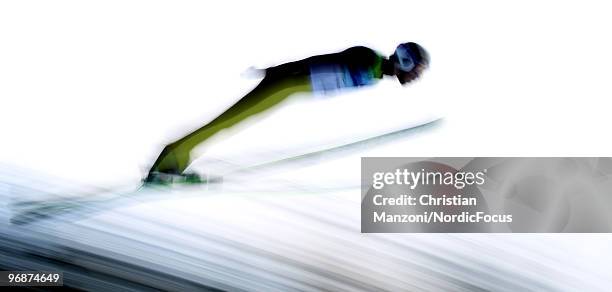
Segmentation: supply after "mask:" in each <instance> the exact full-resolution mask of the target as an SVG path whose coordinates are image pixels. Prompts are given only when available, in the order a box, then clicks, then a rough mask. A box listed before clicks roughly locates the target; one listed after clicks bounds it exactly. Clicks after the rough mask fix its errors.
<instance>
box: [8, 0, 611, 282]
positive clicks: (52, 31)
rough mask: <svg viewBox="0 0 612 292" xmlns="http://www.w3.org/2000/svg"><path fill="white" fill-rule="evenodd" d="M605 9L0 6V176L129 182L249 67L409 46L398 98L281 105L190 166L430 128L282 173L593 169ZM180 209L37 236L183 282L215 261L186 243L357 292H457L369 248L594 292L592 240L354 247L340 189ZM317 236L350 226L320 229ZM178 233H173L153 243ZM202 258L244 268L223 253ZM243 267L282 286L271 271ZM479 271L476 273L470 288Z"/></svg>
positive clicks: (233, 93)
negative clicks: (408, 78) (505, 164)
mask: <svg viewBox="0 0 612 292" xmlns="http://www.w3.org/2000/svg"><path fill="white" fill-rule="evenodd" d="M610 11H611V10H610V9H609V7H608V5H607V3H606V2H605V1H507V2H505V3H500V2H499V1H495V2H493V1H302V2H293V1H291V2H290V1H284V2H281V1H278V2H272V1H217V2H211V1H99V2H85V1H3V2H1V3H0V99H1V101H2V102H1V106H0V130H1V131H0V135H1V136H0V137H1V140H0V163H2V164H5V165H8V168H7V169H9V170H10V169H12V167H19V168H25V169H29V170H32V171H38V172H40V173H43V174H47V175H52V176H55V177H58V178H63V179H66V180H68V181H72V182H79V183H83V184H91V185H95V186H108V185H111V186H112V185H114V184H122V183H128V184H130V183H131V184H133V185H136V184H137V182H138V180H139V179H140V178H141V177H142V175H143V174H144V172H145V171H146V170H147V167H148V166H149V165H150V164H151V163H152V160H153V159H155V157H156V155H157V154H158V151H160V150H161V147H163V145H164V144H166V143H168V142H170V141H172V140H173V139H176V138H178V137H180V136H181V135H184V134H185V133H186V132H188V131H189V130H191V129H193V128H197V127H198V126H200V125H202V124H203V123H205V122H206V121H208V120H210V119H212V118H213V117H214V116H215V115H217V114H219V113H220V112H222V111H223V109H225V108H227V107H228V106H229V105H231V104H232V103H233V102H235V101H236V100H237V99H238V98H240V97H241V96H242V95H243V94H245V93H246V92H248V90H249V89H250V88H252V87H253V86H255V85H256V83H257V79H248V78H243V77H242V76H241V74H242V73H243V72H244V71H245V70H246V69H247V68H248V67H250V66H256V67H266V66H271V65H275V64H279V63H282V62H286V61H291V60H296V59H301V58H305V57H308V56H311V55H313V54H321V53H329V52H335V51H339V50H342V49H345V48H347V47H349V46H352V45H366V46H369V47H371V48H373V49H376V50H378V51H379V52H381V53H384V54H390V53H392V51H393V49H394V48H395V46H396V45H397V44H398V43H400V42H405V41H416V42H419V43H421V44H423V45H424V46H425V47H426V48H427V49H428V50H429V52H430V54H431V57H432V66H431V69H430V70H429V71H428V72H426V74H425V75H424V77H423V78H422V80H420V81H419V82H418V83H416V84H413V85H411V86H408V87H406V88H402V87H401V86H400V85H399V84H398V83H397V82H396V81H394V80H392V79H387V80H383V81H382V82H380V83H379V84H378V85H376V86H374V87H372V88H368V89H363V90H360V91H359V92H354V93H350V94H347V95H346V96H338V97H335V98H332V99H324V100H321V99H313V100H310V101H299V102H298V101H296V102H295V103H293V104H289V105H286V106H285V107H282V108H280V109H279V110H277V111H275V112H274V113H272V115H270V116H269V117H267V118H266V119H265V120H259V121H258V122H257V123H250V127H249V128H248V129H244V131H242V132H240V133H238V134H236V133H233V134H232V135H233V136H231V139H225V138H228V137H229V135H227V133H224V135H221V136H219V137H217V138H216V140H217V141H216V142H219V143H218V146H211V148H210V149H199V150H198V151H199V152H202V153H203V154H204V155H207V154H208V155H210V154H211V153H215V155H222V154H223V153H224V151H225V152H226V153H225V154H226V155H229V156H230V157H231V155H232V154H233V153H242V151H243V150H241V149H246V150H244V151H245V152H247V150H249V151H250V150H253V149H255V150H257V151H262V152H266V151H268V152H270V151H272V150H279V149H283V147H282V146H284V144H290V143H288V142H287V141H290V142H291V143H296V144H295V145H298V144H300V143H302V144H304V143H310V142H312V143H316V141H315V140H317V139H319V138H321V139H323V138H329V137H330V136H334V135H338V136H343V137H344V138H350V137H351V136H354V137H358V136H359V135H361V134H362V132H363V131H364V130H368V131H374V130H380V131H383V132H384V131H386V130H390V129H394V128H397V127H400V126H405V125H408V124H414V123H418V122H422V121H425V120H427V119H430V118H432V117H434V118H435V117H443V118H444V123H443V124H442V126H441V127H439V128H437V129H436V130H433V131H430V132H427V133H424V134H423V135H418V136H414V137H412V138H411V139H408V140H404V141H402V142H401V143H394V144H387V145H385V146H382V147H378V148H374V149H371V150H369V151H362V152H360V153H353V154H352V155H350V156H347V157H344V158H343V159H339V160H337V161H330V162H329V163H325V164H319V165H315V166H312V167H308V168H304V169H300V170H295V169H294V170H292V171H291V172H287V173H285V174H284V175H285V176H287V177H289V178H291V179H295V178H296V176H297V177H299V178H301V179H304V178H305V177H310V178H311V179H310V180H306V181H309V182H315V183H322V184H325V183H327V182H331V183H337V184H343V183H349V184H358V183H359V157H360V156H368V155H376V156H577V155H589V156H591V155H592V156H612V138H610V135H609V133H608V132H609V131H608V127H609V125H610V124H611V122H612V117H611V115H610V114H609V112H610V106H609V105H610V102H609V99H610V98H611V97H612V95H611V90H610V82H609V78H610V76H611V74H610V73H611V72H610V71H611V68H612V57H611V55H610V52H612V42H611V39H610V36H609V31H610V27H612V20H611V18H610ZM336 114H341V117H342V118H335V119H334V118H333V117H337V116H336ZM379 126H380V127H379ZM377 127H379V128H377ZM304 129H306V130H304ZM296 133H298V134H299V135H298V134H296ZM300 137H301V138H303V139H302V140H300V139H299V138H300ZM222 138H223V139H222ZM313 141H314V142H313ZM292 145H293V144H292ZM295 145H293V146H295ZM214 147H217V148H214ZM288 148H291V147H288ZM204 150H206V151H204ZM247 154H248V153H247ZM26 172H27V171H26ZM17 176H19V175H18V174H17ZM291 176H293V177H291ZM23 180H24V181H25V180H26V176H24V177H23ZM22 183H25V184H26V185H27V184H29V182H27V181H25V182H22ZM39 187H40V186H39ZM174 194H175V193H170V194H166V195H168V196H166V198H177V196H171V195H174ZM216 194H219V193H216ZM182 195H187V199H184V198H185V196H180V197H181V198H183V200H178V199H177V200H163V201H161V200H160V201H154V202H153V203H152V204H141V205H138V206H133V208H130V207H129V206H128V208H123V209H121V208H120V209H110V210H107V212H102V213H100V216H98V218H95V217H94V218H93V219H92V220H89V221H87V220H85V221H83V220H81V221H79V220H76V223H77V224H71V223H72V222H68V224H64V225H56V224H55V221H50V222H51V224H50V225H49V226H52V228H49V229H47V228H43V230H44V231H45V232H50V233H51V235H52V236H53V238H59V237H58V236H62V237H63V238H71V239H72V240H75V241H77V242H79V241H80V242H85V243H87V244H90V245H92V246H96V247H97V248H99V247H105V248H106V249H107V250H113V249H114V250H115V251H117V252H123V253H126V254H127V255H128V256H133V255H140V257H141V258H146V259H149V260H150V261H153V260H157V261H159V263H161V264H162V265H163V266H171V265H172V264H177V263H178V264H180V265H182V266H180V267H185V266H186V264H185V262H180V259H181V257H164V256H163V254H161V253H160V254H157V253H155V252H152V251H155V249H138V248H139V246H140V245H135V244H125V243H123V242H124V241H121V240H119V238H124V236H128V237H129V236H132V240H135V239H138V240H142V238H145V241H146V242H148V243H153V244H155V242H156V240H157V242H158V244H159V241H161V242H162V243H163V242H166V241H165V240H170V243H169V244H168V245H167V246H165V247H164V245H163V244H159V246H161V247H164V250H170V251H173V252H176V253H180V252H185V250H186V249H187V248H191V249H187V250H188V251H190V252H191V251H193V254H190V253H184V254H187V255H190V259H191V260H192V262H194V261H195V263H197V265H196V264H194V265H191V267H201V264H202V263H203V261H200V262H198V261H197V260H198V258H197V257H195V256H193V255H196V256H199V257H201V258H203V259H205V260H206V261H209V260H210V258H214V256H215V252H216V249H208V248H202V247H203V246H204V247H210V245H204V244H206V241H204V240H196V241H191V240H190V239H192V235H193V234H204V235H206V236H203V237H202V238H212V239H218V238H229V239H231V240H233V242H240V243H241V244H243V243H246V244H247V245H249V246H254V247H256V249H254V250H266V251H268V252H270V254H280V255H281V256H280V257H279V258H282V259H284V258H295V259H296V261H301V262H312V263H313V265H315V266H318V267H319V268H321V269H323V271H330V273H327V272H326V273H321V274H322V275H331V276H334V275H336V273H338V268H336V267H337V264H338V263H340V265H342V267H348V269H349V270H348V271H349V272H354V275H355V276H354V277H355V278H348V279H358V280H363V279H369V278H364V276H363V275H364V274H362V273H365V274H367V275H368V276H370V275H373V276H372V277H374V278H376V279H377V280H378V281H381V282H372V284H373V285H382V286H381V287H383V288H384V287H387V288H388V289H390V290H397V289H392V288H394V287H402V286H401V285H405V283H408V284H411V285H412V284H414V283H416V285H418V283H419V281H426V282H427V281H432V282H434V283H437V282H440V281H449V283H451V284H454V283H456V282H453V280H452V279H454V278H452V277H443V278H427V277H421V276H420V275H421V274H418V273H412V271H411V270H410V269H409V268H410V267H412V265H406V260H408V262H410V263H415V264H416V267H419V270H418V271H417V272H420V271H421V269H420V267H424V266H429V265H430V264H431V263H436V262H437V263H438V265H439V263H440V261H439V260H435V261H434V259H435V258H433V257H432V259H430V258H429V257H427V258H425V260H423V259H421V260H420V259H418V258H416V259H414V258H411V257H410V256H409V253H408V254H407V256H403V255H404V254H405V252H406V251H409V249H406V248H403V247H404V246H403V245H397V244H394V245H393V246H394V248H395V249H389V250H386V249H385V246H387V243H386V241H382V240H379V239H380V238H382V239H386V240H388V241H390V242H402V244H404V245H409V246H416V247H419V248H423V249H425V250H431V251H430V252H429V253H428V254H439V255H441V256H447V260H445V261H444V262H445V263H446V262H449V261H454V262H453V263H454V264H456V265H457V266H458V267H459V268H458V269H456V270H451V271H450V272H451V273H453V275H454V277H459V279H461V280H466V281H468V282H470V281H476V282H474V283H475V284H476V286H478V285H479V284H478V283H483V281H484V283H485V284H487V283H488V284H490V286H486V285H484V284H483V285H481V286H480V287H495V288H499V286H498V283H499V282H498V281H497V280H496V279H502V280H503V281H511V282H514V283H515V284H516V285H523V284H525V285H529V284H530V283H531V284H533V283H536V284H537V283H540V282H538V281H543V282H545V283H548V282H554V283H556V284H558V285H557V286H554V287H564V288H565V289H568V290H579V289H578V288H577V287H581V288H584V289H583V290H588V287H587V286H584V285H592V286H591V288H593V287H598V288H599V289H600V290H605V289H606V288H608V287H609V283H608V282H609V279H610V275H609V271H610V269H609V267H608V266H609V263H610V261H609V258H610V253H609V246H610V237H609V234H602V235H588V236H586V235H531V234H530V235H517V234H513V235H508V236H503V235H491V234H477V235H473V236H471V235H470V236H468V235H462V236H459V235H457V236H454V235H445V234H425V235H423V236H419V235H413V234H392V235H383V236H380V237H377V236H374V235H372V236H366V235H363V234H360V233H358V224H359V223H358V222H359V199H358V198H359V192H358V191H357V190H356V188H355V189H354V190H347V191H345V192H339V193H337V194H329V193H324V194H323V195H321V196H311V193H308V192H306V193H305V194H302V195H301V197H300V196H297V197H296V196H289V195H287V196H275V194H268V195H267V196H259V195H255V196H248V194H247V195H243V196H242V197H241V196H235V195H232V194H231V193H229V194H228V193H221V194H220V195H219V196H215V193H213V195H212V196H210V197H206V196H201V194H200V193H198V194H196V198H197V199H195V200H190V199H189V196H188V195H189V194H182ZM347 200H348V203H347ZM260 201H261V202H260ZM287 210H290V211H291V210H295V212H288V211H287ZM301 214H307V216H303V215H301ZM134 218H136V220H134ZM321 218H323V219H324V220H321ZM330 218H331V220H329V219H330ZM325 220H329V221H325ZM105 222H106V224H108V226H111V227H110V228H109V229H108V230H110V232H104V233H103V234H104V237H97V236H94V235H95V233H90V232H91V230H94V229H95V228H96V227H100V226H102V227H104V226H105V225H104V224H105ZM321 222H332V223H334V224H329V225H330V226H331V225H334V226H335V223H337V222H341V223H342V224H345V225H346V226H350V228H348V229H347V230H341V231H342V232H343V233H339V232H340V231H338V230H337V229H336V228H337V227H333V228H332V227H329V226H321ZM149 223H153V224H149ZM88 224H89V225H88ZM43 226H44V225H43ZM79 226H90V228H92V229H85V230H86V231H87V232H88V233H86V234H89V235H91V236H82V234H83V232H82V229H79V228H77V227H79ZM92 226H93V227H92ZM102 230H106V229H102ZM177 230H178V231H181V230H183V231H188V234H189V236H186V235H185V237H182V236H183V235H181V234H178V235H177V233H172V232H176V231H177ZM194 232H196V233H194ZM198 232H199V233H198ZM29 234H30V233H28V235H29ZM100 234H102V233H100ZM143 234H144V235H146V236H147V237H142V235H143ZM160 234H161V235H162V236H160ZM168 234H174V237H168ZM115 235H118V236H115ZM133 242H136V241H132V243H133ZM211 242H212V241H211ZM128 243H130V242H128ZM347 243H350V244H347ZM209 244H210V243H209ZM279 246H282V248H279ZM508 246H509V247H508ZM213 247H214V246H213ZM226 247H227V246H223V247H222V248H226ZM287 247H288V248H287ZM468 248H469V249H468ZM96 250H98V249H96ZM219 250H225V249H219ZM449 251H450V252H449ZM305 253H307V254H308V255H307V256H304V254H305ZM184 254H183V255H184ZM220 254H222V255H226V256H227V255H229V256H231V257H234V258H236V259H237V260H236V262H239V261H240V262H241V261H247V262H248V261H249V258H248V257H245V256H244V255H243V254H242V253H241V251H240V250H237V251H236V252H226V253H220ZM211 255H212V257H211ZM151 257H152V258H153V260H151ZM327 259H331V260H333V261H334V263H333V264H330V262H327ZM250 260H251V261H252V262H256V261H254V260H253V259H250ZM598 260H599V261H598ZM256 263H258V267H261V268H263V269H264V270H265V269H279V272H278V273H282V274H285V273H287V271H286V270H285V269H283V267H284V266H283V265H270V266H269V267H265V266H260V265H259V264H260V262H256ZM227 266H228V264H227V263H221V264H219V266H212V267H213V268H211V269H210V271H211V272H219V273H220V272H223V271H226V270H225V268H227ZM219 267H221V268H219ZM385 267H386V269H385ZM492 267H493V268H495V267H497V270H492ZM499 267H502V269H500V268H499ZM542 267H544V268H542ZM350 269H353V270H350ZM500 270H501V271H506V272H505V273H497V271H500ZM237 271H239V275H249V274H248V273H259V272H260V271H259V270H253V269H251V270H248V269H243V270H239V269H238V270H237ZM471 271H476V272H474V273H471V274H470V275H467V274H468V273H470V272H471ZM508 271H510V272H512V273H510V272H508ZM340 272H342V269H340ZM345 273H346V271H345ZM487 273H491V274H490V275H492V276H495V277H494V278H491V277H481V276H480V275H487ZM194 274H198V275H201V276H202V277H209V276H210V275H211V274H210V273H205V274H201V270H196V271H194ZM493 274H495V275H493ZM516 275H522V276H521V277H518V278H517V276H516ZM534 275H535V276H534ZM467 277H472V278H467ZM244 278H245V279H247V278H248V277H244ZM381 279H382V280H381ZM388 279H392V281H389V280H388ZM449 279H451V280H449ZM515 279H519V280H518V281H515ZM520 279H536V280H538V281H535V282H529V281H521V280H520ZM477 280H478V281H477ZM226 281H228V283H230V284H235V285H238V284H244V283H239V282H236V279H234V278H227V276H226ZM503 281H501V282H503ZM263 284H265V282H263ZM400 284H401V285H400ZM385 285H387V286H385ZM395 285H400V286H395ZM491 285H492V286H491ZM247 287H250V288H252V287H253V286H247ZM389 287H390V288H389ZM404 287H406V286H404ZM417 287H418V286H417ZM421 287H423V286H421ZM450 287H455V286H450ZM527 287H528V286H527ZM585 287H587V288H585ZM572 288H573V289H572Z"/></svg>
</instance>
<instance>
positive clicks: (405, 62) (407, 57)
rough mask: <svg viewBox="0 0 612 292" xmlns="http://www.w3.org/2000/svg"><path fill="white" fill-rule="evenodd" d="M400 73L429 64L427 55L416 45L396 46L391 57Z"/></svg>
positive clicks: (404, 44)
mask: <svg viewBox="0 0 612 292" xmlns="http://www.w3.org/2000/svg"><path fill="white" fill-rule="evenodd" d="M391 59H393V60H394V61H395V64H396V66H397V68H398V69H399V70H400V71H404V72H410V71H412V69H414V67H416V66H417V65H419V64H429V54H427V51H425V49H423V47H421V46H420V45H418V44H417V43H412V42H410V43H403V44H400V45H399V46H397V48H396V49H395V53H394V54H393V55H392V56H391Z"/></svg>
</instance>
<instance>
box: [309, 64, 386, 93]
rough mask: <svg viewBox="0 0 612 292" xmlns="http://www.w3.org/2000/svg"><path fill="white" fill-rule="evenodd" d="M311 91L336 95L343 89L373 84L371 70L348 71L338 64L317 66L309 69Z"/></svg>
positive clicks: (373, 78)
mask: <svg viewBox="0 0 612 292" xmlns="http://www.w3.org/2000/svg"><path fill="white" fill-rule="evenodd" d="M310 82H311V84H312V91H313V92H316V93H323V94H330V93H336V92H338V91H340V90H342V89H343V88H353V87H358V86H363V85H370V84H373V83H375V77H374V74H373V72H372V71H371V70H367V69H363V70H349V68H347V66H343V65H339V64H325V65H322V64H318V65H313V66H311V67H310Z"/></svg>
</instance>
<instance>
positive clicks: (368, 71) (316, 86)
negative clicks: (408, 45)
mask: <svg viewBox="0 0 612 292" xmlns="http://www.w3.org/2000/svg"><path fill="white" fill-rule="evenodd" d="M382 60H383V57H382V56H381V55H379V54H377V53H376V52H375V51H373V50H372V49H369V48H366V47H352V48H349V49H347V50H344V51H342V52H339V53H334V54H327V55H319V56H313V57H310V58H307V59H304V60H300V61H295V62H290V63H286V64H282V65H278V66H275V67H270V68H268V69H266V75H265V77H264V78H263V80H262V81H261V82H260V83H259V84H258V85H257V87H255V88H254V89H253V90H252V91H251V92H249V93H248V94H247V95H246V96H244V97H243V98H242V99H240V100H239V101H238V102H236V103H235V104H234V105H232V106H231V107H230V108H229V109H227V110H226V111H225V112H223V113H222V114H221V115H219V116H218V117H216V118H215V119H214V120H212V121H211V122H209V123H208V124H206V125H204V126H202V127H201V128H199V129H197V130H195V131H193V132H192V133H190V134H189V135H187V136H185V137H184V138H181V139H179V140H177V141H175V142H173V143H171V144H169V145H167V146H166V147H165V148H164V149H163V151H162V152H161V154H160V156H159V158H158V159H157V160H156V161H155V163H154V164H153V167H152V168H151V172H161V173H168V174H181V173H182V172H183V171H184V170H185V169H186V168H187V167H188V166H189V164H190V163H191V157H190V153H191V150H192V149H193V148H195V147H196V146H197V145H199V144H201V143H202V142H204V141H206V140H207V139H209V138H210V137H212V136H213V135H215V134H217V133H219V132H220V131H221V130H224V129H228V128H230V127H232V126H234V125H236V124H238V123H240V122H242V121H244V120H246V119H247V118H249V117H252V116H254V115H257V114H260V113H262V112H264V111H267V110H268V109H270V108H272V107H274V106H276V105H277V104H279V103H281V102H282V101H283V100H285V99H287V97H289V96H290V95H292V94H293V93H297V92H323V93H330V92H335V91H339V90H342V89H343V88H353V87H359V86H364V85H370V84H374V83H376V81H378V80H379V79H381V78H382V76H383V74H382V65H381V64H382Z"/></svg>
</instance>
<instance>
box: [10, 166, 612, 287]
mask: <svg viewBox="0 0 612 292" xmlns="http://www.w3.org/2000/svg"><path fill="white" fill-rule="evenodd" d="M276 186H277V187H278V186H279V185H278V184H276ZM223 188H224V189H223V190H221V189H215V188H206V187H199V186H196V187H193V186H192V187H178V188H172V189H140V190H138V191H136V192H131V191H130V190H126V191H125V194H126V195H124V196H120V198H117V199H115V200H113V202H112V208H109V207H108V206H109V205H108V204H111V203H109V202H108V201H107V200H106V201H105V200H100V201H99V202H98V203H96V202H95V201H94V200H93V199H92V198H95V197H97V196H94V195H92V196H90V197H91V198H89V200H88V201H87V202H86V203H85V201H82V203H80V205H79V204H77V203H74V202H76V201H75V200H74V198H71V199H70V200H66V198H65V197H64V198H61V197H63V196H67V195H69V194H78V193H92V192H94V191H95V189H92V188H87V187H79V186H75V185H73V184H70V183H68V182H59V181H56V180H53V179H52V178H45V177H44V176H43V175H40V174H31V173H28V172H23V171H22V172H19V171H18V170H16V169H12V168H10V169H7V168H6V167H4V168H3V169H0V198H1V201H0V203H1V206H0V207H1V208H0V210H1V212H0V219H1V220H2V224H1V228H0V233H1V236H0V246H1V247H0V268H1V269H10V270H46V271H63V272H64V278H65V279H64V283H65V285H67V286H69V287H70V288H76V289H86V290H110V291H120V290H122V291H125V290H133V291H136V290H157V289H162V290H171V291H193V290H233V291H241V290H249V291H252V290H257V291H293V290H303V291H315V290H327V291H441V290H452V291H480V290H497V291H559V290H566V291H605V290H607V288H608V287H609V284H610V283H609V281H610V279H611V278H610V275H609V274H606V273H609V272H606V271H610V270H611V269H610V265H612V264H611V263H612V261H610V260H611V259H612V258H611V257H610V253H609V252H602V251H607V250H608V248H609V242H610V236H609V235H605V234H604V235H595V234H592V235H589V234H582V235H571V234H570V235H537V234H533V235H527V234H508V235H502V234H471V235H468V234H454V235H450V234H361V233H360V229H359V228H360V221H359V220H360V219H359V218H360V216H359V215H360V214H359V204H360V197H359V190H358V189H357V188H355V189H353V188H350V189H345V190H340V191H327V192H322V191H320V190H319V191H316V192H313V191H304V190H303V189H291V188H290V187H287V188H286V189H284V190H283V191H282V192H272V191H264V190H261V191H244V190H240V189H241V188H242V189H248V185H247V186H245V185H242V186H241V187H237V188H235V189H233V188H232V186H231V185H224V186H223ZM59 194H62V196H59ZM64 194H65V195H64ZM129 194H132V195H129ZM153 198H156V199H155V200H154V199H153ZM63 201H65V202H73V203H72V204H71V205H62V204H61V202H63ZM49 202H54V203H49ZM41 206H43V208H42V209H40V210H42V211H40V210H39V212H38V213H36V214H37V216H38V217H37V218H36V220H30V221H28V222H19V220H17V221H16V220H15V218H19V215H20V214H21V215H23V214H24V213H26V214H27V213H28V211H27V210H29V208H34V207H37V208H40V207H41ZM62 208H64V209H70V208H81V209H82V210H87V211H93V212H56V211H57V210H58V209H62ZM45 212H50V213H45ZM54 212H55V213H54ZM84 213H88V214H89V216H83V214H84ZM30 214H33V213H30ZM51 215H53V216H51ZM23 218H27V217H23ZM30 219H31V218H30ZM26 223H27V224H26ZM580 246H586V248H579V247H580ZM597 259H598V260H597ZM587 263H589V264H587ZM593 263H598V264H593Z"/></svg>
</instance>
